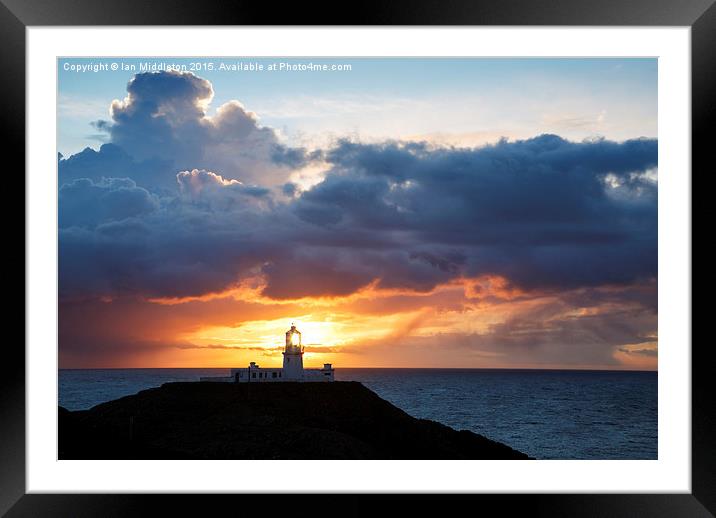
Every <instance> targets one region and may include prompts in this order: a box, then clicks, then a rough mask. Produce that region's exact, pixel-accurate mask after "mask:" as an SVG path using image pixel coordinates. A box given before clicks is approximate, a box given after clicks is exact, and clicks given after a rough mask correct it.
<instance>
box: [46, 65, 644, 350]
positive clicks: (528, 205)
mask: <svg viewBox="0 0 716 518" xmlns="http://www.w3.org/2000/svg"><path fill="white" fill-rule="evenodd" d="M127 90H128V95H127V97H126V98H125V99H124V100H122V101H115V102H114V103H113V104H112V116H111V121H107V122H103V123H98V124H96V128H97V129H99V130H102V131H106V132H107V135H108V136H109V137H110V139H111V143H107V144H104V145H102V146H101V147H100V148H99V150H97V151H95V150H92V149H89V148H88V149H85V150H84V151H82V152H80V153H77V154H75V155H73V156H71V157H67V158H64V157H59V159H58V160H59V162H58V165H59V176H60V182H59V183H60V188H59V192H58V196H59V227H60V228H59V279H60V282H59V293H60V299H61V304H62V305H64V306H67V305H71V304H76V303H79V302H81V301H92V300H95V301H96V300H99V299H102V300H109V299H111V300H114V301H120V300H136V301H143V300H144V301H146V300H147V299H154V298H176V299H182V298H192V297H194V298H197V297H202V296H208V295H210V294H220V293H222V292H224V291H226V290H229V289H232V288H235V287H236V286H239V285H241V284H242V283H245V282H249V281H251V282H253V283H254V284H255V285H256V286H258V288H257V289H258V290H259V291H261V296H262V297H263V298H264V299H265V300H264V301H262V303H263V304H266V306H264V307H263V308H262V311H269V309H268V307H270V303H271V301H275V302H276V304H277V308H278V307H279V306H278V304H285V305H291V304H294V302H292V301H296V300H300V299H303V298H306V297H324V298H329V299H338V298H341V297H343V298H347V297H350V296H352V295H355V294H356V293H359V292H366V293H368V292H369V293H372V294H381V293H383V294H392V295H391V296H394V297H395V298H394V299H391V303H394V304H396V305H397V306H396V307H398V306H399V307H404V308H405V310H406V311H407V310H408V308H410V310H412V311H420V308H421V306H420V304H418V303H416V302H415V301H411V300H410V297H411V296H427V295H428V294H431V293H432V292H433V291H434V290H436V289H437V288H438V287H441V286H442V287H445V286H451V287H456V288H455V289H456V290H457V291H460V290H463V287H464V290H463V291H462V292H461V293H463V294H462V295H461V296H460V297H461V298H460V299H459V300H457V299H450V300H449V301H445V307H444V308H443V310H444V311H448V309H447V308H449V311H455V312H460V311H472V310H474V308H476V307H479V306H480V305H481V304H482V305H485V304H503V303H513V302H514V303H516V301H518V300H529V299H530V297H537V296H544V295H545V294H550V296H552V297H553V298H554V297H556V298H555V299H554V300H552V301H551V302H550V303H549V304H536V305H535V307H534V308H533V309H531V310H529V311H527V310H524V311H523V310H521V311H519V312H517V313H516V314H515V315H513V316H511V317H510V318H505V319H502V320H500V321H499V322H492V323H491V324H490V325H491V327H490V328H489V329H487V330H482V331H481V332H463V333H461V334H460V338H459V339H458V338H454V339H453V338H450V340H452V341H451V343H452V344H453V346H454V347H463V346H464V347H465V348H466V349H468V350H469V351H472V352H474V353H475V354H478V353H479V354H484V355H488V356H489V355H492V356H494V355H497V354H501V353H502V352H504V351H505V350H515V351H518V352H517V353H515V354H517V357H521V358H523V359H524V361H528V360H530V358H536V357H538V356H540V355H541V358H543V359H544V360H545V361H547V360H549V361H555V362H558V360H559V355H562V356H563V357H564V359H565V361H571V360H570V358H572V356H571V355H574V356H573V357H574V359H575V361H576V358H577V357H578V356H579V354H582V357H583V358H590V361H594V362H595V363H600V364H604V362H609V361H615V360H614V359H613V357H612V356H613V354H614V352H615V347H619V348H622V349H627V350H628V353H627V351H622V352H625V353H627V354H629V355H639V354H642V356H643V355H647V354H649V353H647V352H643V353H639V352H638V351H640V350H641V349H645V350H647V349H648V348H647V347H637V348H635V346H638V345H639V344H642V343H646V340H647V339H648V340H651V341H653V333H654V331H655V329H656V300H657V298H656V281H655V279H656V275H657V184H656V176H655V171H656V169H657V167H658V164H657V155H658V142H657V141H656V140H655V139H634V140H627V141H624V142H613V141H608V140H604V139H593V140H587V141H582V142H572V141H568V140H566V139H563V138H561V137H559V136H557V135H539V136H537V137H534V138H530V139H525V140H517V141H507V140H504V139H503V140H500V141H499V142H498V143H496V144H494V145H487V146H482V147H474V148H457V147H450V146H439V145H434V144H428V143H415V142H412V143H400V142H393V141H385V142H376V143H361V142H356V141H348V140H339V141H337V142H335V143H334V144H332V145H329V146H326V147H325V148H324V149H318V150H314V151H308V150H307V149H304V148H291V147H288V146H286V145H285V144H282V143H281V142H280V141H279V139H278V137H277V134H276V133H275V132H274V131H273V130H272V129H270V128H266V127H262V126H261V125H260V124H259V122H258V117H257V116H256V115H255V114H253V113H252V112H250V111H248V110H247V109H246V108H245V107H244V106H243V105H242V104H241V103H239V102H238V101H230V102H228V103H225V104H224V105H222V106H220V107H219V108H218V109H217V110H216V111H215V112H214V113H213V115H212V114H211V111H210V103H211V101H212V99H213V88H212V86H211V84H210V83H209V82H208V81H206V80H204V79H201V78H199V77H197V76H194V75H192V74H186V73H178V72H162V73H151V74H138V75H137V76H135V77H134V78H133V80H132V81H130V83H129V84H128V87H127ZM309 164H311V166H316V167H319V166H320V168H321V170H320V174H318V175H316V176H315V179H314V180H315V181H313V182H312V183H310V184H303V183H300V184H299V183H294V182H297V181H298V180H296V173H297V172H299V171H300V170H301V168H305V167H306V166H307V165H309ZM485 279H488V280H489V279H493V280H495V285H494V286H483V284H485V282H487V284H488V285H489V284H490V282H491V281H489V282H488V281H485ZM396 294H399V295H396ZM386 296H387V295H386ZM267 301H268V303H267ZM386 304H387V303H383V305H382V306H381V304H380V303H375V304H373V306H372V307H373V308H379V309H380V311H383V312H386V311H388V310H389V308H387V306H386ZM183 306H185V304H177V307H183ZM368 306H369V304H368V303H365V304H364V307H365V308H366V309H365V310H366V311H369V309H368ZM113 307H118V306H116V305H115V306H113ZM284 307H285V306H284ZM357 307H358V305H356V308H357ZM575 308H579V310H580V313H578V314H576V313H573V312H572V311H573V310H574V309H575ZM105 309H106V308H105ZM107 310H108V309H107ZM273 310H275V311H278V309H272V311H273ZM375 310H376V311H378V310H377V309H375ZM108 311H109V310H108ZM174 311H177V310H174ZM242 311H247V309H246V308H245V307H242ZM391 311H392V310H391ZM395 311H397V310H395ZM79 313H80V314H81V315H84V314H85V313H84V312H79ZM175 314H176V313H175ZM227 315H228V313H225V312H222V319H223V320H222V325H228V324H227V321H228V322H230V320H231V319H230V318H229V317H228V316H227ZM203 317H204V318H206V315H203ZM136 318H140V317H136ZM162 318H167V319H168V320H170V318H169V317H166V316H163V317H162ZM183 318H185V319H186V318H189V317H188V315H186V314H185V315H184V317H183ZM431 318H432V317H431ZM192 321H193V320H192ZM426 321H427V320H426V318H425V315H422V313H421V316H420V318H419V319H418V320H415V322H416V323H415V324H414V325H413V324H410V325H408V326H407V327H406V329H408V330H409V331H408V332H406V333H404V334H405V337H404V338H405V339H406V340H407V339H410V340H413V339H414V338H415V337H414V336H409V335H411V334H412V333H413V332H414V331H416V330H417V329H418V328H419V327H421V326H423V325H424V324H425V322H426ZM411 322H412V320H411ZM67 329H68V327H67V326H63V333H64V334H63V336H65V335H67V333H68V331H67ZM102 331H103V330H102V329H99V330H98V331H97V333H96V334H95V335H92V336H88V337H85V338H83V340H84V342H82V343H83V344H85V345H82V347H91V346H92V344H93V343H95V342H96V340H97V336H101V334H102ZM75 333H76V332H75ZM70 334H71V333H70ZM126 338H127V339H128V340H129V341H134V342H136V343H137V344H140V345H138V351H143V352H142V354H144V352H146V351H151V350H152V349H151V348H152V347H154V345H156V344H154V342H151V341H150V342H146V343H145V342H144V341H143V339H139V338H137V337H129V336H128V337H126ZM391 339H395V340H398V339H400V340H402V339H403V338H402V337H397V338H396V337H392V338H391ZM78 340H79V339H78ZM419 341H420V343H422V344H423V345H421V347H423V346H424V347H428V346H429V344H430V343H432V342H431V341H430V340H428V339H426V338H425V337H423V338H421V340H419ZM433 341H434V344H433V345H434V347H436V348H437V347H439V344H440V340H439V339H438V338H434V340H433ZM77 343H79V342H77ZM166 343H170V344H174V345H172V347H178V346H177V345H176V344H185V345H183V346H182V347H189V346H188V345H186V343H187V342H185V341H184V342H183V341H181V340H173V341H169V342H166ZM153 344H154V345H153ZM460 344H462V345H460ZM550 344H551V345H550ZM574 344H582V347H583V350H582V352H581V353H578V352H575V350H574ZM77 347H78V349H77V350H78V351H79V348H80V346H79V345H78V346H77ZM451 347H452V346H451ZM570 347H571V348H572V349H570ZM435 350H436V351H437V350H438V349H435ZM541 350H548V351H550V352H548V353H545V352H539V351H541ZM648 350H650V349H648ZM68 351H70V349H68ZM570 351H571V352H570ZM472 352H471V354H472ZM68 354H69V352H68ZM78 354H79V353H78ZM117 354H120V353H119V352H117ZM147 354H148V353H147ZM530 361H531V360H530Z"/></svg>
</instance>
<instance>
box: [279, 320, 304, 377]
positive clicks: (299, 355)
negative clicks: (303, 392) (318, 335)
mask: <svg viewBox="0 0 716 518" xmlns="http://www.w3.org/2000/svg"><path fill="white" fill-rule="evenodd" d="M283 378H284V379H285V380H286V381H302V380H303V345H302V344H301V332H300V331H299V330H298V329H296V326H295V325H293V324H291V329H289V330H288V331H286V348H285V349H284V351H283Z"/></svg>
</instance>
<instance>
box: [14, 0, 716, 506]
mask: <svg viewBox="0 0 716 518" xmlns="http://www.w3.org/2000/svg"><path fill="white" fill-rule="evenodd" d="M303 24H306V25H316V24H325V25H339V26H340V25H503V26H504V25H575V26H587V25H588V26H602V25H604V26H608V25H617V26H690V27H691V45H692V47H691V51H692V164H693V167H692V171H693V170H701V169H702V170H703V171H702V174H706V173H708V172H709V169H713V166H711V167H710V168H707V160H708V159H709V158H710V154H711V153H710V148H711V147H712V146H711V143H710V141H709V140H708V136H707V135H708V129H710V128H711V127H713V126H714V122H715V121H714V119H715V115H716V60H715V59H714V56H715V55H716V5H714V0H688V1H687V0H680V1H678V2H677V1H674V0H628V1H627V0H623V1H617V0H601V1H600V2H594V1H593V0H543V1H540V2H537V1H529V0H499V1H497V0H490V1H483V0H480V1H474V0H473V1H470V0H453V1H451V2H441V1H438V0H412V1H407V0H400V1H391V2H388V1H383V2H381V1H379V0H378V1H375V0H371V1H369V2H363V3H361V4H360V5H355V6H354V8H351V7H350V6H348V5H346V4H339V3H334V4H332V5H330V6H325V7H320V8H319V7H316V8H314V9H312V8H310V7H309V6H307V5H305V4H303V3H298V2H296V3H284V4H282V5H280V7H278V6H277V5H275V4H272V3H268V2H247V1H245V0H241V1H231V0H223V1H222V0H213V1H209V0H204V1H201V2H199V1H193V2H192V1H185V2H181V3H180V2H179V1H174V0H153V1H151V2H145V1H142V0H123V1H122V2H121V3H120V2H116V3H115V2H101V1H99V0H0V40H1V41H2V44H1V46H0V55H1V62H0V66H1V67H2V68H0V70H2V77H3V78H4V79H3V80H2V81H0V99H2V110H1V111H0V119H1V120H2V127H3V128H4V129H5V130H6V131H5V138H4V141H3V148H4V150H3V151H4V153H3V156H5V157H9V159H10V160H13V159H14V160H16V165H15V167H14V172H17V171H24V170H25V167H24V165H25V164H24V154H23V153H21V152H19V150H22V149H24V147H23V146H24V137H25V46H26V44H25V29H26V27H28V26H62V25H190V26H195V25H203V26H206V25H303ZM708 165H711V164H708ZM6 172H9V170H8V171H6ZM14 178H15V180H16V182H17V184H18V185H17V189H22V190H23V191H24V182H23V184H22V186H21V185H19V184H20V181H19V175H18V174H17V173H15V176H14ZM692 180H693V173H692ZM15 192H18V191H15ZM15 198H19V196H17V195H15ZM4 208H5V207H4ZM692 209H693V205H692ZM5 210H8V209H7V208H5ZM14 214H17V212H14ZM16 219H17V218H16V216H14V217H13V215H12V214H10V215H9V216H8V217H7V219H6V221H14V220H16ZM14 226H15V228H16V231H17V232H18V233H19V232H20V225H19V224H18V223H17V221H15V222H14ZM18 237H19V236H18ZM692 253H693V251H692ZM15 257H16V258H17V259H18V260H19V258H20V257H22V258H23V259H24V260H27V259H28V258H27V257H25V256H24V252H23V254H18V253H15ZM692 257H693V256H692ZM22 267H24V261H23V265H22ZM8 277H10V276H8ZM15 277H17V278H19V275H16V276H15ZM23 299H24V297H23ZM20 308H22V311H24V305H22V306H21V305H20V304H19V303H18V304H16V305H15V307H14V308H12V309H8V310H7V311H8V312H9V311H13V312H17V313H19V312H20V311H21V309H20ZM692 319H693V317H692ZM13 320H17V321H19V320H20V318H19V315H18V316H17V318H16V319H12V318H9V319H8V321H13ZM23 342H24V341H23ZM684 346H688V344H684ZM712 348H713V345H712V344H709V343H708V342H705V343H704V342H696V341H694V343H693V345H692V353H691V354H692V492H691V494H642V495H630V494H603V495H595V494H589V495H553V494H550V495H537V494H530V495H472V496H470V497H469V498H471V499H472V498H477V500H478V503H477V505H480V506H483V505H487V504H490V505H491V506H492V505H496V506H498V508H499V509H500V514H507V515H511V514H513V513H515V512H519V511H523V512H524V511H526V510H529V512H530V513H531V514H536V515H545V516H713V515H714V514H716V490H715V488H716V454H715V453H714V439H713V438H714V436H716V418H715V417H714V416H715V415H716V413H715V412H714V409H715V408H716V403H714V402H713V401H712V396H711V394H712V393H714V379H716V369H715V368H714V366H713V363H712V362H711V361H710V360H711V353H710V351H711V349H712ZM2 364H4V368H3V369H2V375H1V376H0V386H1V391H0V430H1V431H2V433H1V434H0V513H7V516H12V517H17V516H143V515H155V514H156V513H155V512H152V511H151V508H152V507H155V506H157V505H159V506H161V508H162V513H161V515H163V516H166V515H170V514H179V515H189V514H192V515H207V514H210V515H214V514H219V513H220V512H221V511H220V507H222V506H229V507H231V508H232V509H234V511H236V510H238V509H243V510H244V512H245V511H246V510H250V509H252V508H254V507H255V506H260V507H262V508H263V507H264V506H265V505H266V502H267V499H266V497H263V498H259V497H255V496H246V495H223V496H217V495H201V496H200V495H194V496H191V497H189V496H188V495H183V496H179V495H117V494H114V495H78V494H72V495H27V494H25V460H26V459H25V351H24V346H23V345H21V341H20V340H19V339H16V340H6V341H5V343H4V353H3V361H2ZM293 498H294V499H295V498H296V497H295V496H294V497H293ZM308 498H310V497H309V496H301V497H300V498H298V503H295V502H296V501H295V500H294V501H293V502H287V501H286V499H285V498H276V497H271V498H270V514H274V513H275V512H276V511H280V510H282V509H287V508H288V506H291V507H292V508H295V507H298V508H299V509H300V508H301V507H303V506H309V505H313V503H314V502H313V501H312V500H308ZM321 498H322V500H320V501H321V502H322V503H323V504H326V507H325V508H323V509H322V511H324V514H327V513H331V514H336V513H340V514H341V515H359V514H372V510H373V509H374V508H375V507H376V506H379V505H382V504H378V503H377V502H376V498H377V497H376V496H374V495H351V496H348V497H347V498H345V499H343V500H342V501H341V502H340V503H339V504H335V503H333V502H331V503H330V505H329V504H328V502H326V501H325V500H323V498H324V497H321ZM209 499H211V501H210V502H209ZM410 500H411V503H412V505H413V506H418V507H419V508H420V509H421V511H422V512H435V513H438V512H440V510H439V508H438V507H437V506H440V505H443V504H439V503H435V502H434V501H431V502H426V501H425V499H424V498H423V497H422V496H415V497H413V498H411V499H410ZM337 505H339V506H341V507H340V508H339V507H336V506H337ZM469 505H470V506H474V505H476V504H475V503H474V502H472V503H470V504H469ZM208 506H210V507H208ZM155 509H156V507H155ZM207 509H211V513H207ZM442 511H444V509H443V510H442ZM299 514H300V513H299Z"/></svg>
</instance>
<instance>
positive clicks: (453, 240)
mask: <svg viewBox="0 0 716 518" xmlns="http://www.w3.org/2000/svg"><path fill="white" fill-rule="evenodd" d="M327 156H328V160H329V161H330V163H331V165H332V170H331V172H330V173H329V174H328V175H327V177H326V179H325V180H324V181H323V182H321V183H320V184H318V185H317V186H315V187H314V188H313V189H310V190H308V191H306V192H304V193H303V194H302V195H301V197H300V199H298V200H297V202H296V203H295V204H294V206H293V210H294V212H295V213H296V214H297V215H298V217H300V218H301V219H303V220H304V221H306V222H309V223H311V224H314V225H316V226H320V227H324V228H327V229H332V230H334V231H340V232H347V233H350V232H352V231H354V230H355V229H358V228H361V229H370V230H373V231H376V232H388V231H392V232H395V233H402V234H404V235H406V236H409V237H410V238H411V239H412V241H414V242H417V243H423V244H434V245H435V246H442V247H446V246H451V247H454V248H462V252H461V253H462V254H464V255H465V256H466V259H465V260H464V263H465V264H464V267H463V268H461V269H462V271H463V272H464V273H467V274H469V275H479V274H483V273H493V274H501V275H505V276H507V277H509V278H510V279H512V280H513V281H514V282H516V283H518V284H521V285H523V286H528V287H537V286H546V285H550V284H560V285H565V286H577V285H581V284H601V283H605V282H617V283H623V282H629V281H631V280H633V279H635V278H639V277H651V276H654V275H655V274H656V233H657V220H656V211H657V204H656V184H655V182H653V181H652V180H651V179H649V178H648V177H646V175H645V173H646V172H647V171H648V170H650V169H652V168H655V167H656V163H657V142H656V141H655V140H647V139H638V140H632V141H626V142H624V143H616V142H610V141H605V140H596V141H591V142H582V143H575V142H569V141H566V140H564V139H561V138H560V137H557V136H555V135H542V136H539V137H536V138H533V139H529V140H524V141H517V142H506V141H502V142H500V143H499V144H497V145H494V146H487V147H484V148H477V149H452V148H437V149H435V148H430V147H428V146H427V145H424V144H410V145H401V144H398V143H386V144H356V143H351V142H342V143H340V144H339V145H338V146H337V147H336V148H334V149H332V150H331V151H330V152H328V154H327ZM421 257H423V258H424V257H425V256H420V255H417V254H413V258H415V259H419V258H421ZM435 266H436V267H440V263H435ZM443 267H444V264H443Z"/></svg>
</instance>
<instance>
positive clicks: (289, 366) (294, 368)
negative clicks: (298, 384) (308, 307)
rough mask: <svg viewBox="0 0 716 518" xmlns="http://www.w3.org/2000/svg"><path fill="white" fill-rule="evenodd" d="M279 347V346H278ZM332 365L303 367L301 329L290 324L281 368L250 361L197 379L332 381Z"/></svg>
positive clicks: (333, 377)
mask: <svg viewBox="0 0 716 518" xmlns="http://www.w3.org/2000/svg"><path fill="white" fill-rule="evenodd" d="M279 347H280V346H279ZM334 379H335V372H334V369H333V365H331V364H330V363H324V364H323V368H322V369H304V368H303V343H302V342H301V331H299V330H298V329H296V325H295V324H293V323H292V324H291V329H289V330H288V331H286V345H285V346H284V348H283V368H280V367H268V368H267V367H260V366H259V365H258V364H257V363H256V362H251V363H250V364H249V366H248V367H240V368H236V369H231V374H230V376H218V377H216V376H202V377H200V378H199V381H212V382H227V383H230V382H233V383H266V382H278V381H334Z"/></svg>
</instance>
